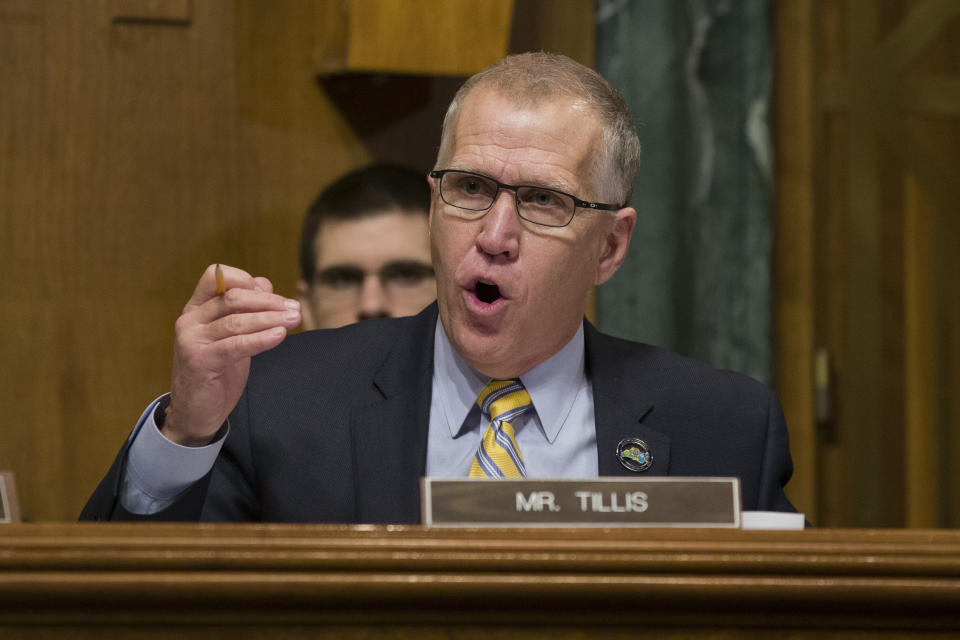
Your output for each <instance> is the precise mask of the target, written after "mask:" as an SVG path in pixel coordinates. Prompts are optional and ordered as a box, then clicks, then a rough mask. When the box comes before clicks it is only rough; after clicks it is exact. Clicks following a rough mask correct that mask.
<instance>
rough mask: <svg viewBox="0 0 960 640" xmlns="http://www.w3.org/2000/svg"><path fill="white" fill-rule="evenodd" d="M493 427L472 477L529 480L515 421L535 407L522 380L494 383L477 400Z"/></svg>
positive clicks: (478, 451) (479, 449) (480, 448)
mask: <svg viewBox="0 0 960 640" xmlns="http://www.w3.org/2000/svg"><path fill="white" fill-rule="evenodd" d="M477 404H478V405H479V406H480V410H481V411H482V412H483V414H484V415H489V416H490V426H488V427H487V431H486V433H484V434H483V442H481V443H480V447H479V448H478V449H477V455H475V456H474V458H473V464H471V465H470V477H471V478H525V477H526V475H527V469H526V467H525V466H524V464H523V456H522V455H520V447H518V446H517V439H516V434H515V433H514V430H513V421H514V420H516V419H517V418H518V417H519V416H521V415H522V414H523V413H525V412H526V411H527V410H529V409H531V408H533V403H532V402H531V401H530V394H529V393H527V390H526V389H524V388H523V383H521V382H520V380H519V379H516V378H515V379H513V380H491V381H490V383H489V384H488V385H487V386H486V387H484V389H483V391H481V392H480V396H479V397H478V398H477Z"/></svg>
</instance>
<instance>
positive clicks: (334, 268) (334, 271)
mask: <svg viewBox="0 0 960 640" xmlns="http://www.w3.org/2000/svg"><path fill="white" fill-rule="evenodd" d="M363 273H364V272H363V269H361V268H360V267H359V266H357V265H355V264H349V263H344V264H331V265H327V266H326V267H324V268H323V269H317V270H316V271H315V272H314V274H313V277H314V278H329V277H330V276H354V275H358V274H359V275H360V277H363Z"/></svg>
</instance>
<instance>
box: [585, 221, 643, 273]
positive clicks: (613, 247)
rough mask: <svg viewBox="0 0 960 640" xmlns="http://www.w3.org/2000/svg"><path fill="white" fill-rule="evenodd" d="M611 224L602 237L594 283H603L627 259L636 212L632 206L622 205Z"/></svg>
mask: <svg viewBox="0 0 960 640" xmlns="http://www.w3.org/2000/svg"><path fill="white" fill-rule="evenodd" d="M614 216H615V217H614V220H613V224H611V225H610V226H609V228H608V229H607V230H606V233H605V235H604V237H603V247H601V250H600V260H599V262H598V263H597V278H596V280H595V281H594V284H595V285H597V284H603V283H604V282H606V281H607V280H609V279H610V278H611V277H613V274H615V273H616V272H617V269H619V268H620V265H622V264H623V261H624V260H626V259H627V249H629V248H630V237H631V236H632V235H633V227H634V225H636V223H637V212H636V210H634V209H633V207H624V208H623V209H620V210H619V211H617V212H616V214H614Z"/></svg>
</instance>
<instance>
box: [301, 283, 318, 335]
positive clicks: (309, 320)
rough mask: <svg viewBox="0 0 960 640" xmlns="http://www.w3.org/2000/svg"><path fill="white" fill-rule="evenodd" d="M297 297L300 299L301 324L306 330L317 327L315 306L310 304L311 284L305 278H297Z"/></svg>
mask: <svg viewBox="0 0 960 640" xmlns="http://www.w3.org/2000/svg"><path fill="white" fill-rule="evenodd" d="M297 299H298V300H299V301H300V318H301V322H300V324H301V325H302V326H303V329H304V331H311V330H313V329H316V328H317V322H316V319H315V318H314V317H313V307H312V306H311V305H310V285H308V284H307V282H306V281H305V280H297Z"/></svg>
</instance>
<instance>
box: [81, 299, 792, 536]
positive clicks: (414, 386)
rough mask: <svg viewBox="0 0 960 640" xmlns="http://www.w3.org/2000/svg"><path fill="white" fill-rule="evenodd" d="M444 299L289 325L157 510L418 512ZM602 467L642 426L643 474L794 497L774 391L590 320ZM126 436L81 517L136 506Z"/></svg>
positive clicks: (782, 506)
mask: <svg viewBox="0 0 960 640" xmlns="http://www.w3.org/2000/svg"><path fill="white" fill-rule="evenodd" d="M436 321H437V306H436V304H433V305H431V306H429V307H427V309H426V310H424V311H423V312H422V313H420V314H419V315H418V316H415V317H412V318H400V319H384V320H374V321H367V322H363V323H361V324H359V325H352V326H349V327H346V328H343V329H338V330H334V331H324V332H308V333H304V334H299V335H295V336H290V337H289V338H287V340H285V341H284V342H283V343H282V344H281V345H280V346H279V347H277V348H275V349H273V350H271V351H268V352H266V353H264V354H262V355H260V356H258V357H257V358H255V359H254V364H253V367H252V369H251V374H250V378H249V381H248V384H247V388H246V391H245V392H244V395H243V397H242V398H241V400H240V402H239V404H238V405H237V407H236V408H235V409H234V410H233V413H231V415H230V425H231V431H230V435H229V437H228V438H227V441H226V443H225V445H224V448H223V451H222V452H221V454H220V457H219V458H218V460H217V463H216V465H215V466H214V469H213V471H212V472H211V473H210V474H208V476H207V477H205V478H204V479H203V480H201V481H200V482H198V483H197V484H195V485H194V486H193V487H192V488H190V489H188V490H187V492H186V493H185V494H184V495H183V496H182V498H181V499H180V500H178V501H177V502H176V503H175V504H174V505H173V506H171V507H170V508H169V509H167V510H166V511H164V512H161V513H159V514H156V515H154V516H146V517H147V518H150V519H164V520H197V519H201V520H214V521H216V520H264V521H270V522H291V521H292V522H338V523H352V522H364V523H416V522H419V518H420V497H419V479H420V477H421V476H423V475H424V471H425V469H426V449H427V444H426V443H427V427H428V421H429V420H428V419H429V412H430V397H431V377H432V372H433V338H434V326H435V323H436ZM585 338H586V362H587V375H588V377H589V379H590V380H591V384H592V386H593V393H594V405H595V418H596V428H597V448H598V454H599V470H600V475H602V476H614V475H623V476H629V475H634V474H633V473H632V472H630V471H628V470H626V469H625V468H623V467H622V466H621V465H620V464H619V462H617V460H616V456H615V451H616V446H617V443H618V442H619V441H620V440H621V439H622V438H625V437H630V436H634V437H639V438H641V439H643V440H644V441H645V442H646V443H647V444H648V445H649V447H650V450H651V452H652V454H653V466H652V468H651V469H649V470H648V471H646V472H645V475H648V476H654V475H673V476H693V475H699V476H704V475H706V476H738V477H739V478H740V479H741V487H742V491H743V507H744V509H748V510H752V509H763V510H767V509H769V510H780V511H793V508H792V506H791V505H790V503H789V501H788V500H787V498H786V496H785V495H784V493H783V486H784V485H785V484H786V482H787V480H788V479H789V477H790V474H791V472H792V463H791V460H790V455H789V448H788V444H787V429H786V425H785V424H784V420H783V415H782V412H781V409H780V404H779V402H778V400H777V398H776V395H775V394H774V393H773V392H772V391H771V390H769V389H768V388H766V387H764V386H763V385H761V384H759V383H757V382H755V381H753V380H751V379H749V378H747V377H745V376H742V375H739V374H736V373H731V372H724V371H717V370H714V369H712V368H710V367H709V366H707V365H705V364H703V363H700V362H697V361H695V360H691V359H689V358H684V357H681V356H678V355H676V354H673V353H670V352H667V351H664V350H662V349H658V348H655V347H650V346H647V345H643V344H638V343H633V342H627V341H623V340H619V339H616V338H612V337H610V336H607V335H604V334H602V333H600V332H598V331H597V330H596V329H594V328H593V327H592V326H591V325H590V324H587V325H586V332H585ZM125 454H126V447H125V448H124V450H123V451H121V454H120V456H118V458H117V460H116V461H115V462H114V464H113V467H112V468H111V469H110V472H109V473H108V475H107V477H106V478H105V479H104V480H103V481H102V482H101V483H100V486H99V487H98V488H97V490H96V492H95V493H94V494H93V496H92V497H91V499H90V501H89V502H88V504H87V506H86V507H85V508H84V510H83V513H82V514H81V519H101V520H106V519H127V518H131V517H132V518H143V517H144V516H133V515H131V514H128V513H126V512H125V511H124V510H123V508H122V507H121V506H120V505H119V501H118V499H117V491H118V485H119V479H120V471H121V465H122V463H123V459H124V457H125Z"/></svg>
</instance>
